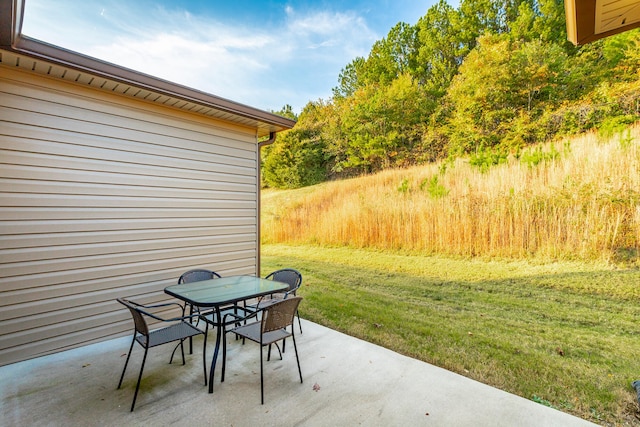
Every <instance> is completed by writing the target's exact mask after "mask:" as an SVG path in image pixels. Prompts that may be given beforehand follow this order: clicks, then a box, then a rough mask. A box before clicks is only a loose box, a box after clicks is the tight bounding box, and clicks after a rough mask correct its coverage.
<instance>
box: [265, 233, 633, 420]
mask: <svg viewBox="0 0 640 427" xmlns="http://www.w3.org/2000/svg"><path fill="white" fill-rule="evenodd" d="M280 267H292V268H296V269H299V270H300V271H301V272H302V274H303V278H304V279H303V287H302V288H301V291H300V294H301V295H302V296H304V298H305V300H304V301H303V304H302V305H301V307H300V312H301V315H302V317H304V318H306V319H309V320H311V321H314V322H317V323H320V324H322V325H325V326H328V327H330V328H333V329H336V330H339V331H342V332H345V333H347V334H349V335H352V336H355V337H358V338H362V339H365V340H367V341H370V342H373V343H376V344H379V345H382V346H384V347H387V348H389V349H392V350H395V351H397V352H400V353H402V354H405V355H408V356H411V357H414V358H416V359H420V360H423V361H426V362H429V363H432V364H435V365H437V366H440V367H443V368H446V369H448V370H451V371H453V372H457V373H459V374H462V375H465V376H467V377H470V378H473V379H475V380H478V381H481V382H483V383H486V384H489V385H492V386H495V387H498V388H500V389H502V390H505V391H508V392H511V393H515V394H517V395H520V396H523V397H525V398H527V399H531V400H534V401H536V402H539V403H540V404H545V405H549V406H552V407H555V408H557V409H559V410H562V411H564V412H568V413H571V414H574V415H577V416H579V417H581V418H584V419H588V420H591V421H593V422H596V423H599V424H602V425H621V426H622V425H639V424H640V413H639V412H638V405H637V402H636V400H635V399H636V395H635V391H634V390H633V389H632V388H631V386H630V383H631V381H633V380H636V379H640V357H639V355H640V325H639V323H638V319H640V305H639V304H638V300H639V297H640V270H638V269H637V268H628V269H625V268H614V267H611V266H610V265H606V264H604V263H584V262H554V263H536V262H531V261H509V260H505V261H500V260H484V261H483V260H479V259H472V258H455V257H453V258H452V257H438V256H422V255H416V254H413V255H412V254H410V253H398V252H391V251H374V250H366V249H354V248H339V247H334V248H323V247H318V246H313V245H285V244H266V245H263V246H262V272H263V274H264V273H267V272H269V271H272V270H274V269H276V268H280Z"/></svg>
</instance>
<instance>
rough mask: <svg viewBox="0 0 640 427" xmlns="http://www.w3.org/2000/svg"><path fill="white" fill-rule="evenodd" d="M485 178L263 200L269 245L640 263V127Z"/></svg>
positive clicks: (393, 176) (478, 174)
mask: <svg viewBox="0 0 640 427" xmlns="http://www.w3.org/2000/svg"><path fill="white" fill-rule="evenodd" d="M554 151H557V153H558V154H557V156H556V157H555V158H554V159H553V160H551V159H547V160H546V161H542V162H540V163H538V164H537V165H535V166H530V164H527V163H525V162H523V161H522V160H518V159H516V158H511V159H510V160H509V162H508V163H507V164H503V165H499V166H493V167H491V168H489V170H488V171H486V172H482V171H480V170H479V169H478V168H477V167H474V166H471V165H470V164H469V161H468V159H458V160H456V161H455V162H454V163H448V164H445V163H439V164H432V165H428V166H420V167H414V168H410V169H401V170H389V171H385V172H382V173H378V174H376V175H371V176H364V177H361V178H356V179H350V180H345V181H337V182H330V183H325V184H322V185H319V186H316V187H312V188H306V189H301V190H295V191H293V192H267V193H266V194H265V195H264V196H263V203H264V207H265V209H264V212H266V214H263V227H262V229H263V234H262V235H263V242H265V243H277V242H287V243H313V244H319V245H328V246H345V245H346V246H352V247H369V248H380V249H394V250H398V249H400V250H409V251H420V252H424V253H429V254H435V253H439V254H448V255H457V256H488V257H507V258H541V259H545V260H549V259H586V260H595V259H598V260H602V259H605V260H607V261H613V262H626V263H638V259H639V252H640V125H638V126H635V127H633V128H631V129H630V131H629V132H627V133H622V134H619V135H616V136H614V137H611V138H609V139H606V140H603V139H602V138H601V137H599V136H598V135H597V134H596V133H592V134H588V135H584V136H582V137H579V138H576V139H573V140H570V141H565V142H561V143H559V144H556V145H555V147H554V146H551V145H547V146H545V147H542V152H543V153H552V152H554Z"/></svg>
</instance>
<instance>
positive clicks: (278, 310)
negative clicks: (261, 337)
mask: <svg viewBox="0 0 640 427" xmlns="http://www.w3.org/2000/svg"><path fill="white" fill-rule="evenodd" d="M300 301H302V297H291V298H287V299H283V300H281V301H278V302H276V303H274V304H272V305H270V306H268V307H266V308H265V309H264V310H262V325H261V330H262V333H263V334H264V333H266V332H271V331H277V330H279V329H283V328H286V327H287V326H291V324H292V323H293V318H294V316H295V314H296V311H297V310H298V305H299V304H300Z"/></svg>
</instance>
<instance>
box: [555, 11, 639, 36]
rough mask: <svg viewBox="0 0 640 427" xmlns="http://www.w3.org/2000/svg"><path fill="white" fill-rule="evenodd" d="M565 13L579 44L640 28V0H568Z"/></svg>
mask: <svg viewBox="0 0 640 427" xmlns="http://www.w3.org/2000/svg"><path fill="white" fill-rule="evenodd" d="M565 12H566V17H567V38H568V39H569V40H570V41H571V42H573V43H574V44H576V45H580V44H585V43H589V42H592V41H595V40H598V39H601V38H604V37H608V36H612V35H614V34H618V33H621V32H623V31H628V30H631V29H633V28H637V27H640V0H565Z"/></svg>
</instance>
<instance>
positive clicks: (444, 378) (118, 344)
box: [0, 320, 594, 427]
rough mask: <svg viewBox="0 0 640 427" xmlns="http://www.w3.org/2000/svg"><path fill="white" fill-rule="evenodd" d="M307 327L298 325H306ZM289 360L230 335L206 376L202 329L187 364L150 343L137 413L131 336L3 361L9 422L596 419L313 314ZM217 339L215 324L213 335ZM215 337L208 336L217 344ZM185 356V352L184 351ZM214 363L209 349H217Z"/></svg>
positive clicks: (136, 361) (4, 413) (542, 422)
mask: <svg viewBox="0 0 640 427" xmlns="http://www.w3.org/2000/svg"><path fill="white" fill-rule="evenodd" d="M296 328H297V325H296ZM302 329H303V334H302V335H300V334H297V342H298V349H299V352H300V363H301V367H302V375H303V378H304V383H303V384H300V381H299V378H298V372H297V369H296V362H295V355H294V352H293V346H292V345H291V344H292V343H291V341H290V340H289V341H288V342H287V351H286V353H285V354H284V360H282V361H281V360H280V359H279V358H278V357H277V356H276V357H272V360H271V361H270V362H265V404H264V405H260V365H259V356H258V354H259V348H258V346H257V345H256V344H255V343H250V342H248V343H246V344H245V346H244V347H243V346H242V345H241V344H240V342H236V341H234V340H232V339H229V344H230V345H229V350H228V356H227V378H226V379H225V382H224V383H220V373H219V370H220V366H221V365H220V363H218V367H217V369H216V380H215V388H214V393H213V394H208V393H207V389H206V387H205V386H204V380H203V372H202V353H201V350H202V348H201V347H202V339H201V338H199V339H197V340H196V341H194V354H193V355H187V364H186V365H184V366H182V364H181V362H180V360H178V362H176V361H175V360H174V363H173V365H168V360H169V355H170V353H171V350H172V346H171V345H167V346H162V347H156V348H152V349H150V351H149V357H148V360H147V363H146V366H145V372H144V376H143V379H142V385H141V389H140V393H139V395H138V400H137V402H136V408H135V412H133V413H131V412H129V409H130V406H131V400H132V398H133V391H134V389H135V383H136V379H137V372H138V370H139V368H140V363H141V361H142V354H143V350H142V349H141V348H140V347H139V346H137V345H136V346H135V347H134V352H133V355H132V356H131V362H130V364H129V368H128V370H127V374H126V375H125V381H124V383H123V386H122V389H120V390H116V386H117V383H118V379H119V376H120V373H121V370H122V367H123V365H124V361H125V357H126V353H127V351H128V348H129V344H130V337H123V338H118V339H115V340H110V341H106V342H102V343H98V344H93V345H89V346H86V347H82V348H78V349H73V350H69V351H66V352H62V353H58V354H54V355H50V356H45V357H40V358H37V359H32V360H28V361H25V362H20V363H15V364H12V365H8V366H4V367H0V405H1V409H0V412H1V416H0V424H1V425H3V426H72V425H73V426H75V425H83V426H98V425H104V426H128V425H154V426H169V425H186V424H189V425H191V426H210V425H221V426H236V427H238V426H271V425H273V426H276V425H277V426H356V425H364V426H554V427H555V426H588V425H594V424H591V423H589V422H587V421H585V420H582V419H579V418H576V417H573V416H571V415H568V414H565V413H563V412H560V411H557V410H555V409H551V408H548V407H546V406H543V405H540V404H538V403H535V402H533V401H530V400H527V399H523V398H521V397H518V396H515V395H512V394H509V393H506V392H504V391H501V390H498V389H495V388H492V387H489V386H487V385H484V384H482V383H479V382H476V381H473V380H471V379H468V378H466V377H463V376H460V375H457V374H454V373H451V372H449V371H446V370H444V369H441V368H438V367H435V366H432V365H429V364H427V363H423V362H420V361H417V360H415V359H411V358H408V357H405V356H402V355H400V354H397V353H394V352H392V351H389V350H386V349H384V348H382V347H379V346H376V345H373V344H370V343H368V342H365V341H361V340H358V339H355V338H352V337H349V336H347V335H344V334H341V333H339V332H336V331H333V330H331V329H327V328H325V327H322V326H319V325H317V324H314V323H310V322H306V321H304V320H303V323H302ZM210 338H211V340H210V341H212V340H213V339H214V335H213V334H211V335H210ZM212 351H213V343H211V346H208V347H207V352H208V356H210V355H211V354H212ZM178 359H179V358H178ZM209 363H210V360H209Z"/></svg>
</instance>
